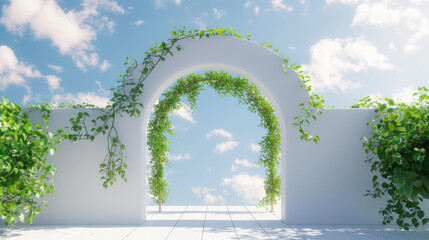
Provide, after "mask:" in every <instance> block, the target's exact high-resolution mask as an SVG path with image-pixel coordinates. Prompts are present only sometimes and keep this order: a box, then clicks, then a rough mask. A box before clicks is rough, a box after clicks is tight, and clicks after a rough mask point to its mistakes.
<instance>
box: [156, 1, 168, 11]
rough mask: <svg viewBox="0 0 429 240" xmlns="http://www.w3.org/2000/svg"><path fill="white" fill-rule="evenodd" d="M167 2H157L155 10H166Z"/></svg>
mask: <svg viewBox="0 0 429 240" xmlns="http://www.w3.org/2000/svg"><path fill="white" fill-rule="evenodd" d="M165 6H166V5H165V2H164V1H163V0H155V9H159V8H164V7H165Z"/></svg>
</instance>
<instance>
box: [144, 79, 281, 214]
mask: <svg viewBox="0 0 429 240" xmlns="http://www.w3.org/2000/svg"><path fill="white" fill-rule="evenodd" d="M206 86H208V87H211V88H213V89H214V90H215V91H216V92H217V93H218V94H219V95H220V96H226V95H227V96H232V97H235V98H237V99H238V101H239V103H241V104H245V105H247V107H248V110H249V111H250V112H253V113H256V114H258V116H259V117H260V119H261V124H260V125H259V126H261V127H263V128H265V130H266V131H267V134H266V136H264V137H263V138H262V140H261V141H260V142H259V145H260V146H261V155H260V157H259V161H258V162H257V165H259V166H262V167H264V168H265V169H266V170H265V174H266V179H265V181H264V188H265V197H264V198H263V199H262V200H261V202H260V203H259V204H260V205H261V206H268V205H271V211H273V205H274V204H275V203H277V201H278V199H279V197H280V184H281V182H280V176H279V175H278V174H277V172H278V169H279V165H280V152H281V132H280V126H279V123H278V120H277V116H276V115H275V112H274V108H273V107H272V105H271V104H270V103H269V102H268V100H267V99H266V98H265V97H264V96H262V94H261V92H260V91H259V90H258V88H257V87H256V86H255V85H254V84H252V83H251V82H250V81H248V80H247V79H245V78H242V77H232V76H231V75H228V74H227V73H225V72H216V71H210V72H206V73H205V74H203V75H194V74H191V75H189V76H187V77H184V78H180V79H178V80H177V81H176V83H175V84H174V85H173V86H171V88H170V90H169V91H167V92H164V93H163V94H162V96H161V98H162V99H161V100H159V102H158V103H157V104H155V106H154V113H153V118H152V120H150V121H149V124H148V137H147V145H148V147H149V151H150V153H151V159H150V163H151V164H152V165H151V172H152V174H151V176H150V177H149V192H150V194H152V196H153V198H152V199H153V200H154V201H155V202H156V203H158V204H159V211H160V210H161V203H166V200H167V196H168V193H169V191H168V189H167V186H168V182H167V180H166V179H165V171H164V168H165V166H170V163H169V159H168V151H169V150H170V149H169V143H170V141H169V138H168V135H170V136H175V135H174V131H173V127H172V124H171V122H170V119H169V115H170V114H171V113H172V112H173V111H174V110H178V109H179V108H180V107H182V102H181V100H180V97H182V96H184V97H186V98H187V100H188V102H189V103H190V104H191V109H193V110H194V109H195V108H196V101H197V99H198V96H199V94H200V93H201V91H203V90H204V87H206Z"/></svg>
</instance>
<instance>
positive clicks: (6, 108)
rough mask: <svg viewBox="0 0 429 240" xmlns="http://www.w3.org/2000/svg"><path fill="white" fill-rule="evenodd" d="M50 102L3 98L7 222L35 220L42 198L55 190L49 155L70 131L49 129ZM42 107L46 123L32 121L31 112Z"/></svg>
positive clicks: (2, 204)
mask: <svg viewBox="0 0 429 240" xmlns="http://www.w3.org/2000/svg"><path fill="white" fill-rule="evenodd" d="M49 107H50V106H49V104H43V105H36V106H30V108H28V109H25V112H24V111H23V109H22V108H21V107H20V106H19V105H17V104H13V103H11V102H9V100H8V99H7V98H5V97H3V102H0V216H1V217H2V218H3V219H4V220H5V224H6V225H11V226H13V225H15V223H16V222H17V221H18V220H20V221H21V222H24V221H25V222H28V223H32V222H33V219H34V217H35V215H36V214H39V213H41V212H42V206H44V205H46V203H45V202H44V201H41V200H40V199H41V198H43V197H44V196H45V195H46V194H50V193H53V189H54V184H53V181H52V176H54V173H55V171H56V169H55V167H54V166H52V165H50V164H49V163H48V162H47V157H48V156H51V155H53V154H54V153H55V151H56V150H57V144H58V143H60V142H62V141H64V140H65V139H66V138H67V134H68V133H67V131H65V129H59V130H57V132H56V133H52V132H50V131H49V128H48V126H49V117H50V109H49ZM34 111H40V112H41V113H42V119H43V122H44V125H43V126H42V125H39V124H36V123H33V122H31V121H30V119H29V118H28V113H29V112H34Z"/></svg>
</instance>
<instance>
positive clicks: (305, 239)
mask: <svg viewBox="0 0 429 240" xmlns="http://www.w3.org/2000/svg"><path fill="white" fill-rule="evenodd" d="M270 213H271V214H273V215H274V217H276V218H277V219H278V220H280V222H282V223H283V224H284V225H285V226H286V227H288V228H289V229H291V230H292V231H294V232H295V233H296V235H298V236H300V237H301V238H302V239H303V240H307V238H305V237H304V236H302V235H301V234H300V233H298V232H297V231H295V229H293V228H291V227H290V226H289V225H288V224H286V223H285V222H284V221H283V219H281V218H279V216H277V215H276V214H274V213H273V212H270Z"/></svg>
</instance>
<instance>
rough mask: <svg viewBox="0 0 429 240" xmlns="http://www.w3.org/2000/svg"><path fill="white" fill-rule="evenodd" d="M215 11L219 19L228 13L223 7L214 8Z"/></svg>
mask: <svg viewBox="0 0 429 240" xmlns="http://www.w3.org/2000/svg"><path fill="white" fill-rule="evenodd" d="M213 12H214V15H215V17H216V18H217V19H221V18H222V17H223V16H225V14H226V11H225V10H223V9H217V8H214V9H213Z"/></svg>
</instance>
